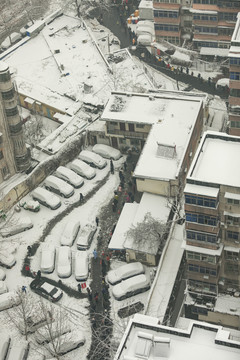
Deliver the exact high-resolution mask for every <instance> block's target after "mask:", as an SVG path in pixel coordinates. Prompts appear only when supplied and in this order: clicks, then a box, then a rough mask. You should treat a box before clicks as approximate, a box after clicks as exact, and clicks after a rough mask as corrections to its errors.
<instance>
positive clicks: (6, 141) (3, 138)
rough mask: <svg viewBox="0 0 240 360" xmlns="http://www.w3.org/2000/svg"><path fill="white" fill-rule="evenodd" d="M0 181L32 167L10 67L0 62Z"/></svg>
mask: <svg viewBox="0 0 240 360" xmlns="http://www.w3.org/2000/svg"><path fill="white" fill-rule="evenodd" d="M0 132H1V134H0V146H1V148H0V183H1V182H3V181H4V180H6V179H8V178H9V177H10V176H12V175H14V174H15V173H16V172H17V171H24V170H27V169H28V168H29V167H30V152H29V151H28V149H27V147H26V144H25V142H24V138H23V129H22V121H21V118H20V115H19V112H18V107H17V95H16V92H15V89H14V86H13V83H12V81H11V75H10V72H9V67H8V65H7V64H5V63H4V62H0Z"/></svg>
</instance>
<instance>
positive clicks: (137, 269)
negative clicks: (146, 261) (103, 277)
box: [107, 262, 145, 285]
mask: <svg viewBox="0 0 240 360" xmlns="http://www.w3.org/2000/svg"><path fill="white" fill-rule="evenodd" d="M144 272H145V271H144V267H143V265H142V264H141V263H140V262H135V263H130V264H126V265H123V266H120V267H119V268H117V269H114V270H111V271H109V272H108V274H107V281H108V282H109V283H110V284H111V285H115V284H117V283H119V282H121V281H122V280H126V279H128V278H131V277H132V276H136V275H140V274H143V273H144Z"/></svg>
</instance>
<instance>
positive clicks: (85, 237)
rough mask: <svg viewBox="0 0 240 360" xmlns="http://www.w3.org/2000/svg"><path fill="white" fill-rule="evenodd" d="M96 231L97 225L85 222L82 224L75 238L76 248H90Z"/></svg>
mask: <svg viewBox="0 0 240 360" xmlns="http://www.w3.org/2000/svg"><path fill="white" fill-rule="evenodd" d="M96 231H97V227H96V225H95V224H87V225H85V226H84V228H83V229H82V231H81V232H80V235H79V236H78V239H77V248H78V250H87V249H89V248H90V245H91V243H92V240H93V237H94V235H95V232H96Z"/></svg>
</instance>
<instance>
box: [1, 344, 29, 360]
mask: <svg viewBox="0 0 240 360" xmlns="http://www.w3.org/2000/svg"><path fill="white" fill-rule="evenodd" d="M28 352H29V344H28V343H27V342H25V344H19V343H14V344H13V345H11V346H10V349H9V351H8V355H7V357H6V360H26V359H27V358H28Z"/></svg>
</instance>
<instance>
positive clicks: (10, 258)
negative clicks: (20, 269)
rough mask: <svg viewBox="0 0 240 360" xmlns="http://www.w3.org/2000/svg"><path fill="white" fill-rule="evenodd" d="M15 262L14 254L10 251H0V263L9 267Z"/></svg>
mask: <svg viewBox="0 0 240 360" xmlns="http://www.w3.org/2000/svg"><path fill="white" fill-rule="evenodd" d="M15 264H16V259H15V256H14V255H13V254H11V253H7V252H6V251H1V253H0V265H1V266H3V267H5V268H7V269H11V268H12V267H13V266H14V265H15Z"/></svg>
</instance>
